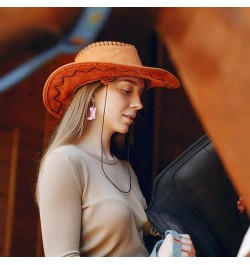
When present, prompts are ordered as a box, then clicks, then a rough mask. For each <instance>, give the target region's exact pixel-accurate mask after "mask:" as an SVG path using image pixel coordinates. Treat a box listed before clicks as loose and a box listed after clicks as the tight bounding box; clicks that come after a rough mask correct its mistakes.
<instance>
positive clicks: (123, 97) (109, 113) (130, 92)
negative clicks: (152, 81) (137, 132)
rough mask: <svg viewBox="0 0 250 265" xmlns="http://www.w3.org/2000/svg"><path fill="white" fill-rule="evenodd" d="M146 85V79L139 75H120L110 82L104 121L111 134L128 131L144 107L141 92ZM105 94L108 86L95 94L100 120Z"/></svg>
mask: <svg viewBox="0 0 250 265" xmlns="http://www.w3.org/2000/svg"><path fill="white" fill-rule="evenodd" d="M144 86H145V83H144V80H143V79H142V78H138V77H119V78H116V79H115V80H113V81H112V82H110V83H109V84H108V92H107V100H106V108H105V123H104V124H105V131H106V132H109V133H110V134H111V135H112V134H113V133H115V132H119V133H126V132H128V130H129V127H130V125H131V124H132V123H133V121H134V119H135V118H136V115H137V112H138V111H139V110H140V109H142V108H143V105H142V103H141V94H142V92H143V90H144ZM105 95H106V86H105V87H104V88H102V89H100V90H99V91H98V92H97V93H96V95H95V104H96V108H97V118H98V119H99V120H100V119H101V120H102V118H103V110H104V102H105ZM101 122H102V121H101Z"/></svg>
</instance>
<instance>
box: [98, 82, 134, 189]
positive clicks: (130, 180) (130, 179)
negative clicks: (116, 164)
mask: <svg viewBox="0 0 250 265" xmlns="http://www.w3.org/2000/svg"><path fill="white" fill-rule="evenodd" d="M107 94H108V84H107V88H106V94H105V101H104V109H103V116H102V131H101V148H102V155H101V167H102V171H103V174H104V175H105V176H106V178H107V179H108V180H109V181H110V182H111V184H112V185H113V186H115V187H116V188H117V189H118V190H119V191H121V192H123V193H129V192H130V190H131V182H132V178H131V175H130V171H129V147H128V174H129V189H128V190H127V191H124V190H121V189H120V188H118V187H117V186H116V185H115V183H114V182H113V181H112V180H111V179H110V178H109V177H108V176H107V174H106V173H105V171H104V168H103V140H102V137H103V128H104V116H105V110H106V101H107Z"/></svg>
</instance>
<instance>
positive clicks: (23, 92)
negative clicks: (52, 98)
mask: <svg viewBox="0 0 250 265" xmlns="http://www.w3.org/2000/svg"><path fill="white" fill-rule="evenodd" d="M85 9H86V8H80V7H79V8H75V7H67V8H61V7H58V8H45V7H41V8H37V7H36V8H26V7H18V8H15V7H12V8H7V7H6V8H0V32H1V34H0V211H1V213H0V256H14V257H18V256H23V257H34V256H43V248H42V241H41V231H40V223H39V216H38V209H37V206H36V202H35V198H34V188H35V183H36V178H37V168H38V163H39V159H40V157H41V153H42V151H43V149H44V147H45V146H46V144H47V141H48V138H49V136H50V134H51V132H52V130H53V128H54V127H55V126H56V124H57V122H58V121H57V120H56V119H55V118H53V117H52V116H51V115H50V114H49V113H48V112H47V111H46V110H45V107H44V105H43V102H42V91H43V85H44V83H45V81H46V79H47V77H48V76H49V75H50V73H51V72H52V71H53V70H55V69H56V68H58V67H59V66H61V65H63V64H65V63H68V62H72V61H73V60H74V55H75V54H74V53H75V51H77V49H80V48H83V47H84V46H85V45H86V44H88V40H90V39H91V38H92V39H91V40H93V41H102V40H109V41H122V42H128V43H131V44H133V45H135V46H136V47H137V49H138V52H139V55H140V57H141V59H142V62H143V64H144V65H147V66H155V67H160V68H165V69H167V70H169V71H170V72H172V73H174V74H175V75H176V76H177V77H179V74H178V72H177V71H176V68H175V66H174V64H173V63H172V62H171V60H170V58H169V54H168V50H167V48H166V46H165V45H164V44H163V42H162V40H161V38H160V37H159V36H158V34H157V31H156V30H155V27H154V23H153V14H154V12H155V10H154V8H141V7H140V8H136V7H133V8H127V7H124V8H112V9H110V10H108V11H109V12H108V15H107V16H106V17H105V19H103V20H100V13H98V12H99V11H100V10H99V11H98V10H97V13H95V10H92V11H91V12H92V13H91V14H90V15H89V21H88V22H91V23H92V24H91V25H89V28H88V27H87V29H86V23H87V22H85V30H86V38H85V39H83V38H82V37H81V38H77V36H76V35H77V34H76V35H74V38H71V36H72V32H75V30H76V27H77V29H78V30H79V21H80V23H83V22H82V18H85V17H86V14H85V13H84V12H85V11H86V10H85ZM84 14H85V15H84ZM84 16H85V17H84ZM100 22H101V26H100V27H99V28H95V30H96V32H95V35H94V34H92V35H91V33H93V31H91V30H93V27H94V26H95V25H96V24H95V23H100ZM83 26H84V25H83ZM91 27H92V28H91ZM79 32H81V28H80V31H79ZM76 33H77V31H76ZM88 34H89V35H88ZM59 44H60V45H61V44H63V45H66V46H67V47H68V46H69V47H68V48H65V47H64V48H65V49H62V48H60V49H59V48H58V47H59V46H58V45H59ZM63 45H62V46H63ZM62 46H60V47H62ZM72 46H73V48H72ZM55 47H56V48H55ZM48 51H49V52H48ZM30 60H33V64H32V63H30V64H28V65H27V69H26V70H23V69H21V70H23V71H21V70H20V71H17V72H14V74H12V75H11V74H10V73H13V72H12V71H15V69H17V68H18V67H22V66H23V65H24V64H25V65H26V64H27V62H31V61H30ZM34 65H35V66H34ZM17 75H20V79H19V80H17V81H15V77H16V76H17ZM180 81H181V80H180ZM143 104H144V109H143V110H142V111H141V113H140V116H139V117H138V119H137V121H136V123H135V124H134V127H133V142H132V146H131V150H130V153H131V155H130V157H131V159H130V160H131V164H132V166H133V167H134V169H135V171H136V173H137V175H138V179H139V182H140V185H141V188H142V191H143V193H144V196H145V197H146V199H147V201H148V202H149V201H150V198H151V191H152V183H153V181H154V179H155V177H156V176H157V175H158V174H159V173H160V172H161V171H162V170H163V169H164V168H165V167H166V166H167V165H168V164H169V163H170V162H171V161H172V160H173V159H174V158H176V157H177V156H178V155H179V154H180V153H181V152H182V151H183V150H184V149H186V148H187V147H188V146H189V145H190V144H192V143H193V142H194V141H195V140H197V139H198V138H199V137H200V136H202V135H203V134H204V129H203V127H202V126H201V124H200V122H199V120H198V118H197V117H196V114H195V113H194V111H193V108H192V106H191V104H190V102H189V100H188V98H187V96H186V94H185V91H184V88H183V86H182V87H181V88H179V89H177V90H163V89H156V90H154V89H152V90H151V91H148V92H146V93H145V95H144V96H143Z"/></svg>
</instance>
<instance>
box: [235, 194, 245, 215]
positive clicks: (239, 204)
mask: <svg viewBox="0 0 250 265" xmlns="http://www.w3.org/2000/svg"><path fill="white" fill-rule="evenodd" d="M237 207H238V210H239V213H243V212H244V211H245V205H244V202H243V198H242V197H239V200H238V201H237Z"/></svg>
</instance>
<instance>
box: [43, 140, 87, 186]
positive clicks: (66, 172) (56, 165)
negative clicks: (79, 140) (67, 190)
mask: <svg viewBox="0 0 250 265" xmlns="http://www.w3.org/2000/svg"><path fill="white" fill-rule="evenodd" d="M84 165H85V164H84V160H83V159H81V156H80V154H79V151H78V150H77V148H75V147H74V146H73V145H64V146H60V147H57V148H55V149H54V150H52V151H51V152H49V153H48V154H47V155H46V157H45V159H44V162H43V166H42V169H41V171H40V174H39V175H43V177H44V178H53V179H56V178H61V179H62V178H65V179H66V178H67V179H74V181H77V184H78V186H81V187H83V186H84V182H85V181H84V178H85V176H86V170H85V166H84Z"/></svg>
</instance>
